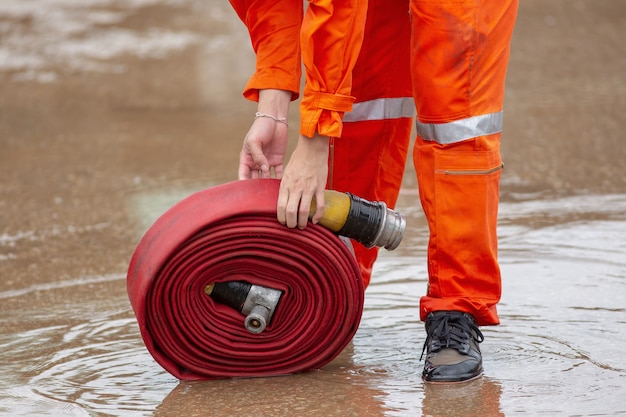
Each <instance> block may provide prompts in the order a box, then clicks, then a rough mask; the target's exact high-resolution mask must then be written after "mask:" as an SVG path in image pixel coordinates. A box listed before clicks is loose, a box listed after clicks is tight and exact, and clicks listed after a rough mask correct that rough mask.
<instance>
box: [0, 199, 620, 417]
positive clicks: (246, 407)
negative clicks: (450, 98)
mask: <svg viewBox="0 0 626 417" xmlns="http://www.w3.org/2000/svg"><path fill="white" fill-rule="evenodd" d="M166 195H167V193H166ZM166 195H165V196H166ZM165 196H161V198H155V199H154V201H155V202H158V201H161V202H163V201H167V200H168V199H167V198H166V197H165ZM412 198H413V196H411V195H403V197H402V198H401V205H400V208H399V209H400V210H402V204H403V203H408V202H409V201H410V200H411V199H412ZM141 201H145V200H142V199H138V200H137V202H141ZM592 201H593V202H594V204H591V202H592ZM609 202H611V203H612V204H610V205H609V204H607V203H609ZM625 202H626V196H606V197H602V196H589V197H576V199H575V200H572V199H561V200H553V201H526V202H516V203H503V205H502V215H501V217H502V227H501V229H502V231H501V234H502V242H503V243H502V245H501V262H502V270H503V274H504V295H503V299H502V303H501V304H500V307H499V310H500V314H501V318H502V325H500V326H497V327H489V328H484V329H483V331H484V333H485V336H486V341H485V342H484V343H483V346H482V348H483V353H484V362H485V364H484V365H485V376H484V377H483V378H482V379H480V380H479V381H475V382H472V383H468V384H460V385H457V386H430V385H424V384H423V383H422V381H421V379H420V371H421V366H422V363H421V362H420V361H419V356H420V353H421V349H422V344H423V324H422V323H421V322H419V318H418V307H417V305H418V304H417V303H418V299H419V296H420V295H421V294H422V293H423V292H424V289H425V285H426V281H425V277H426V270H425V267H424V262H421V261H420V260H421V258H423V256H425V254H424V249H423V248H425V244H426V239H427V235H426V231H425V230H424V229H422V230H420V231H419V232H416V233H414V234H413V235H409V236H407V237H406V238H405V239H406V240H405V242H403V244H402V247H404V246H406V247H410V248H417V247H420V248H422V249H421V250H419V251H417V252H414V253H411V254H408V253H401V252H398V253H396V252H384V253H383V254H382V255H381V258H380V262H379V263H378V264H377V266H376V272H375V279H374V280H373V281H372V284H371V285H370V287H369V288H368V289H367V293H366V302H365V309H364V314H363V320H362V322H361V327H360V329H359V331H358V332H357V334H356V336H355V338H354V340H353V342H352V343H351V344H350V345H349V347H348V348H347V349H346V351H345V352H344V353H342V355H340V357H339V358H338V359H337V360H335V361H334V362H333V363H331V364H330V365H328V366H327V367H326V368H324V369H323V370H320V371H314V372H310V373H305V374H301V375H294V376H287V377H276V378H264V379H244V380H222V381H204V382H180V383H179V382H178V381H177V380H175V379H174V378H173V377H171V376H170V375H169V374H167V373H166V372H164V371H163V370H162V369H161V368H160V367H159V366H158V365H157V364H156V362H154V361H153V360H152V358H151V356H150V355H149V353H148V352H147V351H146V350H145V348H144V346H143V344H142V341H141V339H140V338H139V335H138V329H137V326H136V322H135V320H134V317H133V316H132V313H131V312H130V309H129V305H128V301H127V299H126V297H125V295H124V294H123V287H124V286H125V282H124V276H123V275H110V276H103V277H91V278H79V279H76V280H74V281H71V280H68V281H62V282H58V283H54V284H49V285H47V284H37V285H35V286H33V287H31V288H25V289H22V290H16V291H5V292H2V293H0V298H2V299H3V300H4V301H7V300H11V299H16V298H33V299H38V300H39V303H38V304H37V305H39V307H37V306H34V307H32V308H30V309H26V310H19V311H11V310H9V311H7V310H6V309H4V308H3V310H4V311H3V318H4V322H3V326H4V329H3V331H2V332H1V333H0V334H1V336H0V352H2V353H0V362H1V363H3V364H4V365H3V375H4V378H3V382H2V383H1V384H2V385H1V388H2V390H1V391H0V413H7V415H12V416H16V417H18V416H27V415H28V416H32V415H76V416H88V415H97V416H150V415H154V416H170V415H213V416H221V415H223V416H227V415H229V416H230V415H245V414H247V415H256V416H275V415H286V414H285V413H289V414H292V415H299V416H314V415H315V416H319V415H327V416H335V415H336V416H349V415H354V416H378V415H380V416H409V415H423V416H431V415H432V416H436V415H440V416H443V415H445V416H470V415H477V416H478V415H481V416H501V415H502V416H505V415H506V416H513V415H546V416H548V415H549V416H553V415H564V414H565V415H588V416H591V415H620V414H624V413H626V406H625V405H624V403H623V401H622V399H623V398H624V397H623V395H624V394H625V393H626V383H625V382H624V381H625V377H626V361H625V360H624V357H623V355H622V354H621V346H623V344H624V343H626V336H625V335H626V310H625V308H624V306H625V305H626V304H625V301H626V299H625V297H626V276H625V271H626V257H624V256H623V255H624V253H626V247H625V246H624V245H625V244H624V240H623V238H622V236H625V235H626V219H624V214H623V211H621V210H619V209H616V207H618V206H620V205H621V206H626V205H624V203H625ZM573 203H576V204H573ZM161 204H165V203H161ZM157 206H158V204H157ZM607 206H611V207H613V209H612V210H607V211H606V212H604V213H602V210H600V212H595V213H594V212H591V211H589V210H590V209H594V208H597V207H607ZM568 207H569V208H568ZM407 211H410V210H407ZM546 213H549V214H550V216H552V219H553V221H552V222H551V224H549V225H544V226H537V225H534V224H532V223H526V225H524V224H525V223H524V218H525V217H528V216H530V217H533V218H536V217H542V216H543V215H545V214H546ZM586 217H602V219H600V220H573V221H567V220H565V221H564V219H567V218H586ZM408 221H409V222H417V223H419V222H422V221H423V219H421V218H420V214H419V213H417V212H415V213H413V214H412V215H411V216H410V217H409V219H408ZM68 290H69V291H68ZM62 294H65V296H66V298H64V299H63V301H60V300H59V295H62ZM85 294H99V295H98V296H96V297H93V296H92V299H91V301H90V302H85V301H84V298H82V297H84V296H85ZM107 294H114V296H107ZM115 294H116V295H115ZM4 305H6V304H4ZM20 328H27V329H28V330H22V331H20V330H19V329H20ZM11 329H16V330H14V331H11ZM468 407H469V408H468Z"/></svg>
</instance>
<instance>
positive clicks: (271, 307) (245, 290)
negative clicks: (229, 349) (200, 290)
mask: <svg viewBox="0 0 626 417" xmlns="http://www.w3.org/2000/svg"><path fill="white" fill-rule="evenodd" d="M204 293H205V294H206V295H208V296H210V297H211V298H212V299H213V300H214V301H215V302H218V303H220V304H225V305H227V306H230V307H232V308H234V309H235V310H237V311H239V312H240V313H241V314H243V315H244V316H246V318H245V320H244V326H245V328H246V329H247V330H248V331H249V332H250V333H253V334H259V333H261V332H262V331H263V330H265V328H266V327H267V325H268V324H269V323H270V322H271V321H272V316H273V315H274V312H275V311H276V307H277V306H278V302H279V301H280V297H281V295H282V291H280V290H277V289H274V288H269V287H263V286H261V285H254V284H250V283H248V282H246V281H228V282H216V283H212V284H208V285H206V286H205V287H204Z"/></svg>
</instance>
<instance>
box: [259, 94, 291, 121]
mask: <svg viewBox="0 0 626 417" xmlns="http://www.w3.org/2000/svg"><path fill="white" fill-rule="evenodd" d="M289 103H291V92H290V91H287V90H277V89H273V88H268V89H264V90H259V102H258V105H257V112H258V113H261V114H267V115H271V116H273V117H275V118H276V119H281V120H282V119H284V120H286V119H287V116H288V113H289Z"/></svg>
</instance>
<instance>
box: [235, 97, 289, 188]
mask: <svg viewBox="0 0 626 417" xmlns="http://www.w3.org/2000/svg"><path fill="white" fill-rule="evenodd" d="M290 100H291V93H290V92H289V91H284V90H273V89H267V90H261V91H259V104H258V113H257V117H255V119H254V122H253V123H252V126H251V127H250V130H248V133H247V134H246V136H245V138H244V140H243V146H242V148H241V152H240V153H239V170H238V177H239V179H240V180H243V179H249V178H270V177H271V176H272V174H273V175H274V176H275V177H276V178H279V179H280V178H282V176H283V161H284V158H285V152H286V149H287V140H288V126H287V119H286V116H287V112H288V110H289V102H290ZM272 171H273V172H272Z"/></svg>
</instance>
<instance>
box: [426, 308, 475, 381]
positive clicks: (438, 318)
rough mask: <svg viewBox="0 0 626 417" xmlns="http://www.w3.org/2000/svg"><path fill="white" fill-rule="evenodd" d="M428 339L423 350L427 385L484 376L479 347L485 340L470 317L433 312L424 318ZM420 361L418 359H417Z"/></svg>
mask: <svg viewBox="0 0 626 417" xmlns="http://www.w3.org/2000/svg"><path fill="white" fill-rule="evenodd" d="M426 333H427V338H426V342H425V343H424V349H422V356H423V355H424V351H426V362H425V363H424V372H423V373H422V378H423V379H424V381H426V382H461V381H467V380H470V379H472V378H476V377H477V376H479V375H480V374H482V372H483V358H482V355H481V354H480V348H479V346H478V344H479V343H481V342H482V341H483V340H484V336H483V334H482V333H481V332H480V330H479V329H478V326H477V325H476V323H475V321H474V317H472V315H471V314H468V313H463V312H460V311H435V312H433V313H430V314H428V316H427V317H426ZM420 359H421V358H420Z"/></svg>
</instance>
